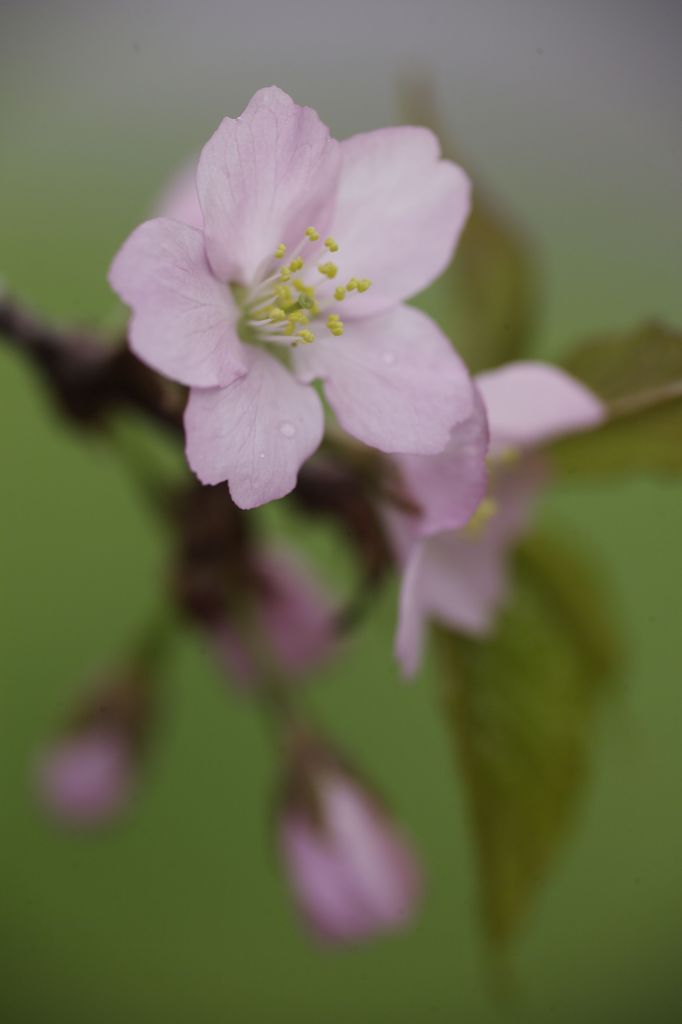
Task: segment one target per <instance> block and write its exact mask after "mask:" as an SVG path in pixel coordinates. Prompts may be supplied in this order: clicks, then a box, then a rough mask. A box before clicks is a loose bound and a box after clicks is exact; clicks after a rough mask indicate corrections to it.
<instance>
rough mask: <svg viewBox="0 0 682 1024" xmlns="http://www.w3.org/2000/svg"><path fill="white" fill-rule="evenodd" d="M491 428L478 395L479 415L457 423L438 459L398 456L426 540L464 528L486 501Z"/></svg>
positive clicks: (418, 526)
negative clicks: (442, 532)
mask: <svg viewBox="0 0 682 1024" xmlns="http://www.w3.org/2000/svg"><path fill="white" fill-rule="evenodd" d="M487 450H488V424H487V420H486V415H485V409H484V407H483V401H482V399H481V397H480V395H478V393H477V392H476V393H475V403H474V411H473V413H472V415H471V416H470V417H469V419H467V420H464V422H463V423H459V424H457V425H456V426H455V427H454V429H453V431H452V434H451V435H450V441H449V443H448V445H447V447H446V448H445V449H444V450H443V451H442V452H441V453H440V454H439V455H396V456H394V461H395V463H396V465H397V467H398V469H399V472H400V475H401V477H402V480H403V484H404V486H405V488H406V490H407V493H408V497H409V498H411V499H412V500H413V501H414V502H415V503H416V504H417V505H418V506H419V508H420V509H421V515H419V516H415V517H413V518H412V524H413V529H414V532H415V533H416V534H418V535H419V536H422V537H426V536H429V535H430V534H433V533H440V532H441V531H443V530H456V529H458V528H459V527H460V526H464V524H465V523H467V522H468V521H469V519H470V518H471V516H472V515H473V514H474V512H475V511H476V509H477V508H478V505H479V504H480V502H481V501H482V500H483V498H484V497H485V493H486V490H487V487H488V473H487V469H486V462H485V456H486V452H487Z"/></svg>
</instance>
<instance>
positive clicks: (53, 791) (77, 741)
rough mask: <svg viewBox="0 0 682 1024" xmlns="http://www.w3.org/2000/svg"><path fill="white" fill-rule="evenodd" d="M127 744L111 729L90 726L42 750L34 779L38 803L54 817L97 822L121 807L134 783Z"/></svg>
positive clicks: (117, 732)
mask: <svg viewBox="0 0 682 1024" xmlns="http://www.w3.org/2000/svg"><path fill="white" fill-rule="evenodd" d="M134 774H135V773H134V767H133V754H132V750H131V746H130V742H129V740H128V739H127V737H126V736H125V735H124V733H123V732H122V731H120V730H118V729H116V728H107V727H106V726H100V725H93V726H92V727H91V728H89V729H85V730H84V731H82V732H78V733H74V734H72V735H68V736H65V737H64V738H63V739H62V740H60V741H59V742H58V743H57V744H55V746H53V747H52V748H51V749H49V750H47V751H45V752H44V753H43V755H42V757H41V759H40V761H39V764H38V776H37V783H38V789H39V796H40V798H41V801H42V803H43V805H44V806H45V807H46V809H47V810H49V811H50V813H51V814H52V815H53V816H54V817H55V818H57V819H59V820H61V821H63V822H65V823H67V824H73V825H78V826H83V825H98V824H101V823H102V822H104V821H108V820H109V819H111V818H114V817H115V816H116V815H117V814H118V813H119V812H120V811H121V810H123V809H124V807H125V806H126V805H127V803H128V801H129V799H130V796H131V793H132V788H133V781H134Z"/></svg>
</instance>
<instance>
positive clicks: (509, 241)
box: [403, 81, 536, 372]
mask: <svg viewBox="0 0 682 1024" xmlns="http://www.w3.org/2000/svg"><path fill="white" fill-rule="evenodd" d="M403 107H404V110H405V115H406V120H409V121H410V122H411V123H414V124H423V125H427V126H428V127H430V128H432V129H433V131H434V132H435V133H436V134H437V135H438V137H439V138H440V140H441V143H442V146H443V153H444V155H445V156H447V157H450V158H451V159H454V160H457V162H458V163H461V164H462V166H464V167H465V168H466V169H467V170H468V172H469V174H470V176H471V178H472V181H473V210H472V213H471V216H470V218H469V221H468V223H467V225H466V228H465V229H464V233H463V235H462V238H461V240H460V243H459V246H458V249H457V253H456V257H455V260H454V261H453V263H452V264H451V265H450V267H448V269H447V270H446V271H445V273H444V274H443V275H442V276H441V277H440V278H439V280H438V281H436V282H435V284H434V285H432V286H431V288H430V289H428V290H427V291H426V292H424V293H423V294H422V295H421V296H420V297H419V299H418V300H417V303H416V304H417V305H419V306H420V307H421V308H422V309H424V310H426V312H428V313H430V314H431V315H432V316H434V318H435V319H436V320H438V321H439V322H440V324H441V326H442V327H443V329H444V330H445V331H446V333H448V334H449V335H450V337H451V338H452V340H453V341H454V343H455V345H456V346H457V349H458V351H459V352H460V354H461V355H462V357H463V359H464V360H465V362H466V363H467V366H468V367H469V368H470V369H471V370H472V371H473V372H478V371H479V370H484V369H488V368H489V367H492V366H498V365H499V364H500V363H504V362H507V361H508V360H510V359H518V358H520V357H521V356H523V355H524V354H527V353H528V347H529V339H530V336H531V331H532V327H533V321H534V314H535V308H534V299H535V295H534V292H535V285H536V282H535V276H534V268H533V265H532V260H531V255H530V252H529V248H528V244H527V241H526V239H525V237H524V236H523V234H522V233H521V232H520V231H519V229H518V228H517V227H516V226H515V225H514V224H512V222H511V221H510V220H509V219H508V218H507V216H506V215H505V214H503V213H502V212H501V211H500V209H499V208H498V205H497V203H496V202H495V201H494V200H493V199H492V198H491V197H490V196H489V195H488V194H487V193H486V190H485V187H484V186H482V185H481V184H480V177H479V175H478V174H477V173H474V172H473V171H472V168H471V165H470V163H469V161H468V160H467V159H466V158H465V157H462V156H461V154H460V153H459V149H458V147H457V146H456V145H454V144H453V143H452V140H448V139H447V138H446V133H445V132H444V131H443V128H442V125H441V124H440V118H439V116H438V112H437V109H436V104H435V101H434V96H433V92H432V90H431V89H430V87H429V86H428V84H427V83H425V82H424V81H413V82H409V83H406V84H405V85H404V88H403Z"/></svg>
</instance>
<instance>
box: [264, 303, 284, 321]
mask: <svg viewBox="0 0 682 1024" xmlns="http://www.w3.org/2000/svg"><path fill="white" fill-rule="evenodd" d="M266 312H267V315H268V316H269V317H270V319H271V320H284V318H285V317H286V313H285V312H284V310H283V309H280V307H279V306H269V307H268V309H267V310H266Z"/></svg>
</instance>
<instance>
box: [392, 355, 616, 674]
mask: <svg viewBox="0 0 682 1024" xmlns="http://www.w3.org/2000/svg"><path fill="white" fill-rule="evenodd" d="M476 384H477V386H478V390H479V392H480V394H481V396H482V399H483V402H484V403H485V407H486V410H487V415H488V424H489V429H490V454H489V464H490V476H491V482H490V494H489V496H488V497H483V494H481V495H480V499H479V500H480V504H479V505H478V509H477V510H476V512H475V513H474V515H473V518H472V519H471V521H470V522H469V523H468V524H467V525H465V526H462V524H461V523H460V528H459V529H445V530H441V531H439V530H430V529H428V528H424V525H423V522H420V520H417V521H416V523H415V522H414V521H410V520H409V518H408V517H406V516H400V517H398V516H395V515H393V516H392V517H391V519H390V520H389V524H390V527H391V535H392V538H393V542H394V546H395V549H396V552H397V555H398V557H399V559H400V561H401V562H402V564H403V579H402V585H401V594H400V611H399V622H398V630H397V635H396V653H397V656H398V658H399V659H400V661H401V663H402V665H403V668H404V670H405V672H406V673H407V674H409V675H412V674H413V673H414V672H415V671H416V669H417V667H418V666H419V663H420V660H421V653H422V647H423V642H424V632H425V628H426V624H427V622H428V621H429V620H430V619H434V620H436V621H437V622H440V623H442V624H443V625H446V626H449V627H451V628H453V629H455V630H458V631H460V632H463V633H468V634H471V635H474V636H478V635H484V634H486V633H488V632H489V631H490V630H491V629H492V628H493V625H494V619H495V616H496V613H497V612H498V610H499V608H500V606H501V604H502V602H503V601H504V598H505V595H506V590H507V584H508V564H507V563H508V556H509V553H510V550H511V548H512V547H513V545H514V544H515V542H516V541H517V540H518V538H519V537H520V535H521V534H522V533H523V532H524V531H525V529H526V527H527V524H528V520H529V518H530V515H531V512H532V508H533V505H534V502H535V499H536V498H537V496H538V494H539V493H540V491H541V490H542V489H543V487H544V485H545V483H546V480H547V474H548V470H547V467H546V466H545V464H544V463H543V461H542V459H541V457H540V454H539V453H538V452H536V449H537V448H538V447H539V446H540V445H541V443H543V442H546V441H548V440H550V439H552V438H556V437H559V436H561V435H564V434H569V433H572V432H574V431H579V430H584V429H587V428H588V427H591V426H593V425H595V424H597V423H599V422H601V420H602V419H603V418H604V416H605V409H604V407H603V405H602V404H601V402H599V400H598V399H597V398H596V397H595V396H594V395H593V394H592V392H590V391H588V390H587V388H586V387H584V385H582V384H580V383H579V382H578V381H576V380H574V379H573V378H572V377H570V376H569V375H568V374H567V373H565V372H564V371H563V370H560V369H558V368H557V367H554V366H549V365H545V364H542V363H535V362H518V363H511V364H509V365H508V366H504V367H502V368H500V369H497V370H492V371H490V372H488V373H483V374H480V375H479V376H478V378H477V379H476ZM438 458H443V456H439V457H438ZM421 484H422V486H421V489H420V491H419V495H418V500H419V501H420V502H421V504H422V506H423V508H424V509H425V510H426V511H425V512H424V514H423V516H422V521H425V522H426V524H427V527H428V525H429V519H430V518H431V519H433V513H432V512H431V511H430V509H431V508H439V507H440V505H441V504H442V482H441V483H439V481H438V479H437V478H434V479H433V481H432V480H431V479H430V478H429V476H427V475H426V474H422V477H421Z"/></svg>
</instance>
